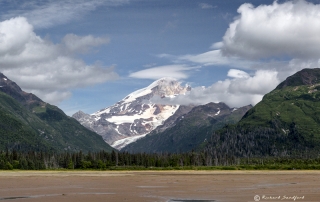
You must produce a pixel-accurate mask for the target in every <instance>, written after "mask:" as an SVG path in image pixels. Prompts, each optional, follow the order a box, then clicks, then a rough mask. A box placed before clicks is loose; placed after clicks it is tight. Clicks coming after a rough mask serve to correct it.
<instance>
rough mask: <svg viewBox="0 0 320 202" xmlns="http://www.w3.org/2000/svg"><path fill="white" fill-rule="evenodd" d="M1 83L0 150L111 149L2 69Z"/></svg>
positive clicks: (99, 137) (86, 150)
mask: <svg viewBox="0 0 320 202" xmlns="http://www.w3.org/2000/svg"><path fill="white" fill-rule="evenodd" d="M0 86H1V87H0V150H4V149H10V150H11V149H15V150H24V151H28V150H35V151H39V150H42V151H43V150H46V151H55V152H64V151H80V150H82V151H83V152H88V151H99V150H106V151H111V150H112V148H111V147H110V146H109V145H108V144H106V143H105V142H104V141H103V139H102V138H101V136H99V135H98V134H96V133H94V132H92V131H90V130H88V129H86V128H85V127H83V126H82V125H81V124H79V123H78V122H77V121H76V120H75V119H73V118H71V117H68V116H67V115H65V114H64V113H63V111H62V110H60V109H59V108H58V107H56V106H53V105H50V104H48V103H45V102H43V101H42V100H41V99H40V98H38V97H37V96H35V95H33V94H31V93H26V92H24V91H22V90H21V88H20V87H19V86H18V85H17V84H16V83H15V82H13V81H11V80H10V79H8V78H7V77H6V76H5V75H3V74H1V73H0Z"/></svg>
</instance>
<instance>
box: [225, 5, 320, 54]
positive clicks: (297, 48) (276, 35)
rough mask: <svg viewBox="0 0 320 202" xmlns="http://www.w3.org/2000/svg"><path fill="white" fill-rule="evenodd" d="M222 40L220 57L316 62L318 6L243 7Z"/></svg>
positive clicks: (319, 28)
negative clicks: (310, 59)
mask: <svg viewBox="0 0 320 202" xmlns="http://www.w3.org/2000/svg"><path fill="white" fill-rule="evenodd" d="M238 12H239V13H240V16H239V17H238V19H236V20H235V21H234V22H233V23H231V24H230V26H229V28H228V30H227V31H226V33H225V35H224V37H223V46H222V53H223V54H224V55H229V56H239V57H244V58H251V59H257V58H258V59H259V58H281V57H283V58H285V57H291V58H315V57H316V58H319V54H320V34H319V33H320V23H319V21H320V5H319V4H313V3H310V2H307V1H305V0H296V1H287V2H284V3H282V4H281V3H278V2H277V1H275V2H274V3H273V4H272V5H260V6H258V7H254V6H253V5H252V4H248V3H246V4H243V5H241V6H240V7H239V9H238Z"/></svg>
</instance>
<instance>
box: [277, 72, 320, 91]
mask: <svg viewBox="0 0 320 202" xmlns="http://www.w3.org/2000/svg"><path fill="white" fill-rule="evenodd" d="M318 82H320V68H314V69H303V70H301V71H298V72H297V73H295V74H293V75H292V76H289V77H288V78H287V79H286V80H284V81H283V82H281V83H280V84H279V85H278V86H277V88H276V89H278V90H279V89H282V88H285V87H287V86H301V85H313V84H315V83H318Z"/></svg>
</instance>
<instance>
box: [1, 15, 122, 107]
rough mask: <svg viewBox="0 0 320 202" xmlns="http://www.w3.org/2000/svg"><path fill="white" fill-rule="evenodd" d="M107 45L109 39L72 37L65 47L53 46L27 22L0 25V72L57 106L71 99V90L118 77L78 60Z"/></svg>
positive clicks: (10, 22)
mask: <svg viewBox="0 0 320 202" xmlns="http://www.w3.org/2000/svg"><path fill="white" fill-rule="evenodd" d="M68 39H70V41H72V42H73V43H74V46H71V45H70V44H69V41H68ZM107 41H108V39H107V38H106V39H103V38H95V37H93V36H84V37H80V36H76V35H73V34H71V35H67V36H66V37H65V38H64V39H63V41H62V43H60V44H54V43H52V42H50V41H47V40H44V39H42V38H41V37H39V36H37V35H36V34H35V32H34V31H33V26H32V25H31V24H29V23H28V21H27V20H26V18H24V17H18V18H12V19H10V20H6V21H2V22H0V71H1V72H2V73H3V74H5V75H6V76H7V77H8V78H10V79H11V80H13V81H15V82H16V83H17V84H18V85H20V86H21V88H22V89H23V90H25V91H28V92H32V93H35V94H36V95H37V96H39V97H40V98H42V99H43V100H44V101H46V102H49V103H52V104H58V103H59V102H60V101H62V100H64V99H67V98H68V97H70V95H71V92H70V90H71V89H74V88H80V87H86V86H89V85H94V84H97V83H102V82H105V81H108V80H112V79H115V78H117V77H118V75H117V74H116V73H115V72H114V71H113V68H112V67H111V68H110V67H109V68H106V67H103V66H101V65H98V64H93V65H88V64H86V63H85V62H84V61H83V60H81V59H78V58H77V57H76V56H75V53H77V52H79V51H83V50H87V49H88V48H90V47H92V46H97V45H101V44H104V43H106V42H107Z"/></svg>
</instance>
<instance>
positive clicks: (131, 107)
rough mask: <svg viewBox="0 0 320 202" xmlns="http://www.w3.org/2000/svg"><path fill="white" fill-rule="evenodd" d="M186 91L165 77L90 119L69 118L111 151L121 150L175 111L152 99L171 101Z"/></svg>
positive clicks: (176, 107)
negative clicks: (169, 98)
mask: <svg viewBox="0 0 320 202" xmlns="http://www.w3.org/2000/svg"><path fill="white" fill-rule="evenodd" d="M188 90H190V87H189V86H182V85H181V82H179V81H178V80H176V79H174V78H169V77H165V78H161V79H158V80H156V81H154V82H153V83H151V84H150V85H149V86H147V87H145V88H142V89H139V90H137V91H134V92H132V93H130V94H129V95H127V96H126V97H125V98H124V99H122V100H120V101H119V102H117V103H115V104H114V105H113V106H110V107H107V108H105V109H102V110H100V111H98V112H96V113H93V114H91V115H86V114H83V113H81V112H79V113H77V114H75V115H73V117H74V118H76V119H77V120H78V121H79V122H80V123H81V124H82V125H84V126H86V127H88V128H90V129H91V130H93V131H95V132H97V133H98V134H100V135H101V136H102V137H103V138H104V140H105V141H106V142H108V143H109V144H112V146H113V147H115V148H117V149H121V148H122V147H124V146H125V145H127V144H130V143H131V142H134V141H136V140H137V139H138V138H142V137H143V136H145V135H146V134H148V133H150V132H151V131H152V130H154V129H155V128H157V127H158V126H159V125H162V124H163V123H164V121H165V120H167V119H168V118H169V117H170V116H172V115H173V114H174V113H175V112H176V111H177V110H178V108H179V105H160V104H156V103H152V102H151V101H150V100H151V98H152V97H154V96H159V97H172V96H176V95H179V94H184V93H186V92H187V91H188Z"/></svg>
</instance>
